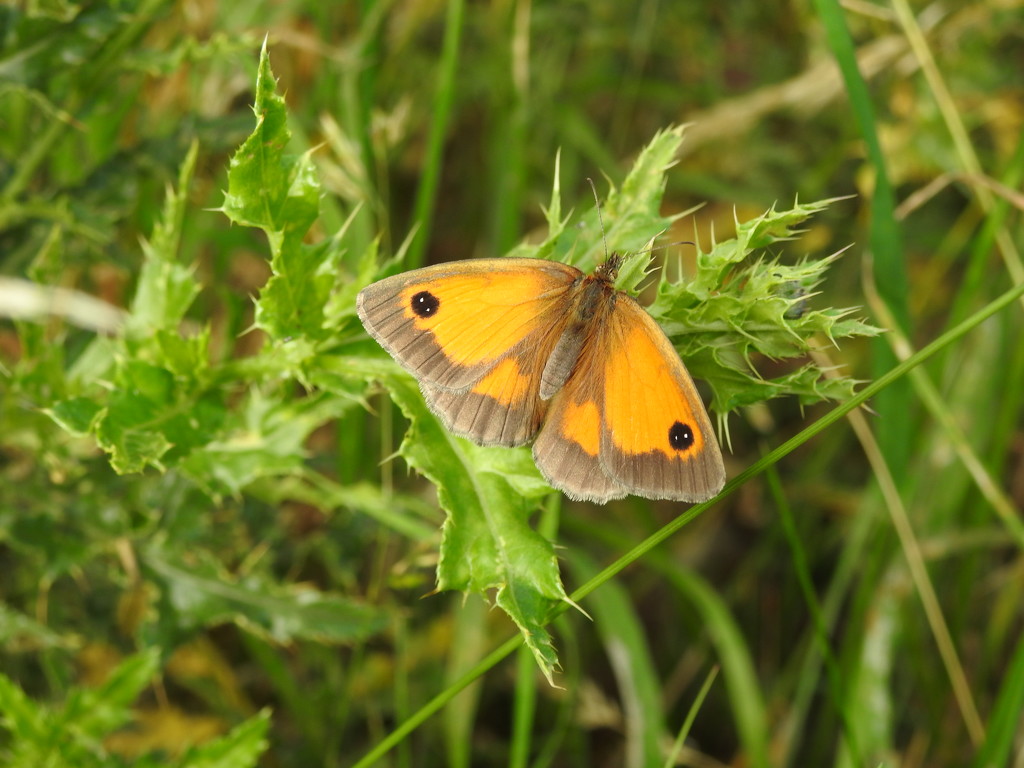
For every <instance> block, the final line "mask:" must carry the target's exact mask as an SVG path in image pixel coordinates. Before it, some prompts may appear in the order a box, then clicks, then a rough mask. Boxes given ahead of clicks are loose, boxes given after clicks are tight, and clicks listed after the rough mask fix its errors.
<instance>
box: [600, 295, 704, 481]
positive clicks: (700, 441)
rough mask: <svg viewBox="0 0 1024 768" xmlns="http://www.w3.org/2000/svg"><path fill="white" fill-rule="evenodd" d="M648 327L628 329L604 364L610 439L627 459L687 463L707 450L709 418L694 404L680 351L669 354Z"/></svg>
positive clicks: (696, 397) (635, 324)
mask: <svg viewBox="0 0 1024 768" xmlns="http://www.w3.org/2000/svg"><path fill="white" fill-rule="evenodd" d="M620 301H621V300H620ZM641 311H642V310H641ZM639 314H640V312H637V313H634V315H635V316H638V315H639ZM643 314H644V318H645V319H646V318H647V315H646V313H643ZM650 322H651V323H653V321H650ZM645 325H646V323H644V324H641V323H639V322H631V323H630V324H629V326H628V327H626V328H623V329H622V335H621V336H619V337H618V338H616V339H615V343H614V345H612V347H611V349H609V350H608V352H607V355H606V357H605V360H604V377H605V403H604V410H605V418H606V420H607V425H608V427H609V429H610V434H611V439H612V441H613V443H614V445H615V447H616V448H618V449H619V450H620V451H622V452H624V453H627V454H631V455H637V454H642V453H649V452H651V451H658V452H659V453H661V454H663V455H664V456H665V457H666V458H668V459H675V458H680V459H682V460H684V461H686V460H689V459H690V458H691V457H693V456H696V455H697V454H699V453H700V452H701V451H702V450H703V449H704V445H705V439H704V429H705V424H704V422H705V418H704V415H703V414H700V415H699V416H698V415H697V414H696V413H695V412H694V409H693V408H691V407H690V404H689V400H693V401H694V402H698V403H699V402H700V397H699V395H698V394H697V391H696V388H695V387H694V386H693V382H691V381H690V380H689V376H688V375H687V373H686V371H685V370H684V369H683V366H682V363H681V362H680V361H679V356H678V355H677V354H676V352H675V350H674V349H673V348H671V347H670V348H669V349H667V350H666V349H665V348H664V346H665V345H662V344H659V343H658V342H659V341H660V340H659V339H657V338H655V337H652V335H651V333H650V330H649V329H648V328H646V327H645ZM659 334H660V329H659ZM670 354H671V357H669V355H670ZM677 425H678V426H677Z"/></svg>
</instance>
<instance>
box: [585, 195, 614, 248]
mask: <svg viewBox="0 0 1024 768" xmlns="http://www.w3.org/2000/svg"><path fill="white" fill-rule="evenodd" d="M587 182H588V183H589V184H590V189H591V190H592V191H593V193H594V203H595V204H596V205H597V221H598V223H599V224H600V225H601V242H603V243H604V260H605V261H608V260H609V257H608V238H607V237H606V236H605V233H604V217H602V216H601V201H600V199H598V197H597V186H596V185H595V184H594V180H593V179H592V178H590V177H589V176H587Z"/></svg>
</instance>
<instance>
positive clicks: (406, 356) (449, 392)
mask: <svg viewBox="0 0 1024 768" xmlns="http://www.w3.org/2000/svg"><path fill="white" fill-rule="evenodd" d="M581 275H582V273H580V271H579V270H577V269H575V268H574V267H570V266H567V265H564V264H560V263H557V262H551V261H541V260H537V259H479V260H475V261H465V262H456V263H453V264H440V265H437V266H434V267H426V268H424V269H418V270H413V271H412V272H406V273H404V274H401V275H396V276H395V277H390V278H386V279H384V280H381V281H380V282H377V283H374V284H373V285H370V286H368V287H367V288H365V289H363V291H362V292H361V293H360V294H359V297H358V299H357V309H358V312H359V317H360V319H361V320H362V321H363V325H364V326H366V329H367V330H368V331H369V332H370V334H371V335H372V336H373V337H374V338H375V339H377V341H378V342H380V344H381V346H383V347H384V348H385V349H386V350H387V351H388V352H390V353H391V355H392V356H393V357H394V358H395V359H396V360H397V361H398V362H399V363H401V364H402V365H403V366H404V367H405V368H407V369H408V370H409V371H410V372H411V373H412V374H413V375H414V376H416V378H417V379H419V381H420V384H421V387H422V389H423V393H424V396H425V397H426V399H427V402H428V404H429V405H430V407H431V408H432V409H433V410H434V412H435V413H437V414H438V416H439V417H440V418H441V419H442V421H443V422H444V423H445V426H446V427H448V428H449V429H450V430H451V431H452V432H454V433H456V434H458V435H461V436H464V437H469V438H472V439H473V440H475V441H476V442H478V443H482V444H484V445H522V444H523V443H525V442H527V441H529V440H530V439H531V438H532V437H533V436H534V434H535V433H536V431H537V428H538V426H539V425H540V423H541V420H542V419H543V416H544V408H545V405H546V404H545V403H544V402H543V401H541V400H540V398H539V394H538V393H539V391H540V377H541V374H542V372H543V370H544V362H545V360H546V359H547V356H548V355H549V354H550V350H551V348H552V347H553V346H554V344H555V343H556V342H557V340H558V336H559V335H560V328H561V327H562V326H563V325H564V323H565V311H564V308H565V305H566V303H567V297H568V295H569V293H570V290H571V288H572V286H573V283H574V282H575V281H576V279H577V278H579V277H580V276H581Z"/></svg>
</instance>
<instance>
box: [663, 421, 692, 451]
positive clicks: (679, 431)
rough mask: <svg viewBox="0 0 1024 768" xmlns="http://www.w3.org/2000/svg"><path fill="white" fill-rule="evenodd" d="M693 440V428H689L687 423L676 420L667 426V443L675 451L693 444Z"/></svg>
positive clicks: (682, 449) (683, 449)
mask: <svg viewBox="0 0 1024 768" xmlns="http://www.w3.org/2000/svg"><path fill="white" fill-rule="evenodd" d="M693 441H694V435H693V429H691V428H690V425H689V424H683V422H681V421H677V422H675V423H674V424H673V425H672V426H671V427H669V428H668V444H669V445H671V446H672V447H673V448H675V449H676V450H677V451H685V450H686V449H687V448H689V447H690V446H692V445H693Z"/></svg>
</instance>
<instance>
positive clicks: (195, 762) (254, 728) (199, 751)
mask: <svg viewBox="0 0 1024 768" xmlns="http://www.w3.org/2000/svg"><path fill="white" fill-rule="evenodd" d="M269 728H270V710H267V709H264V710H263V711H262V712H260V713H259V714H258V715H256V716H255V717H250V718H249V719H248V720H246V721H245V722H244V723H240V724H239V725H236V726H235V727H234V728H232V729H231V732H230V733H228V734H226V735H224V736H221V737H220V738H219V739H215V740H214V741H211V742H210V743H208V744H203V745H202V746H200V747H192V748H191V749H190V750H189V751H188V752H186V753H185V755H184V756H183V757H182V758H181V760H180V761H179V762H178V764H177V765H178V768H253V766H256V765H257V763H258V762H259V758H260V756H261V755H262V754H263V753H264V752H266V751H267V746H268V743H267V731H268V729H269Z"/></svg>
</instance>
